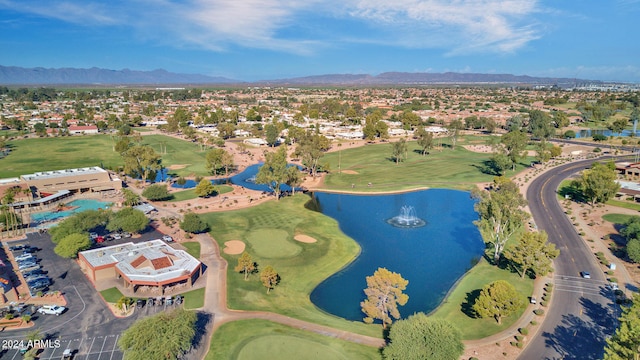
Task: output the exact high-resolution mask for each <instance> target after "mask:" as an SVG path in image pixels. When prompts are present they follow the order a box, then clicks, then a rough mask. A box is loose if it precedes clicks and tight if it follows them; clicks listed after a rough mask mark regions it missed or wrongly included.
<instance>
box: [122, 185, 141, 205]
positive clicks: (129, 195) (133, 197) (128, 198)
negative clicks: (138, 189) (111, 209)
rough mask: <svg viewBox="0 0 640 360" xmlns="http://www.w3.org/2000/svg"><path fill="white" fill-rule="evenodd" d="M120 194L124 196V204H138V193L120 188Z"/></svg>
mask: <svg viewBox="0 0 640 360" xmlns="http://www.w3.org/2000/svg"><path fill="white" fill-rule="evenodd" d="M122 195H123V196H124V205H125V206H136V205H138V204H140V195H138V194H136V193H134V192H133V191H131V190H129V189H122Z"/></svg>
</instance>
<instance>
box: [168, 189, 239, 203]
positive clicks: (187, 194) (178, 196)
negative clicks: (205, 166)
mask: <svg viewBox="0 0 640 360" xmlns="http://www.w3.org/2000/svg"><path fill="white" fill-rule="evenodd" d="M216 190H217V191H218V195H220V194H226V193H229V192H232V191H233V187H231V186H229V185H216ZM171 195H173V198H172V199H171V200H168V201H169V202H177V201H184V200H191V199H195V198H197V197H198V195H196V189H195V188H194V189H188V190H182V191H177V192H174V193H172V194H171ZM216 196H217V195H216Z"/></svg>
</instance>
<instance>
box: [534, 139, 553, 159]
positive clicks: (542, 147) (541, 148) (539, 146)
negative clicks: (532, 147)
mask: <svg viewBox="0 0 640 360" xmlns="http://www.w3.org/2000/svg"><path fill="white" fill-rule="evenodd" d="M550 159H551V149H550V148H549V146H548V143H547V140H546V139H544V138H541V139H540V141H538V142H537V143H536V160H537V161H538V162H539V163H540V164H544V163H546V162H547V161H549V160H550Z"/></svg>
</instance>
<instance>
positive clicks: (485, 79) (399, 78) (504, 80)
mask: <svg viewBox="0 0 640 360" xmlns="http://www.w3.org/2000/svg"><path fill="white" fill-rule="evenodd" d="M585 82H590V83H599V82H600V81H597V80H584V79H572V78H551V77H534V76H528V75H512V74H479V73H456V72H445V73H407V72H385V73H382V74H379V75H375V76H372V75H368V74H358V75H353V74H330V75H317V76H305V77H298V78H291V79H280V80H263V81H260V83H267V84H291V85H295V84H301V85H302V84H309V85H313V84H326V85H331V84H334V85H428V84H528V85H558V86H561V87H566V86H573V85H575V84H576V83H585Z"/></svg>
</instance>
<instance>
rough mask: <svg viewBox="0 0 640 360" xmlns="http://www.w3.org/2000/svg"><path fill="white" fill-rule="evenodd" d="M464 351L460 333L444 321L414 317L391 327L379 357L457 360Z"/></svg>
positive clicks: (400, 359) (408, 359)
mask: <svg viewBox="0 0 640 360" xmlns="http://www.w3.org/2000/svg"><path fill="white" fill-rule="evenodd" d="M463 351H464V344H463V343H462V335H461V334H460V330H458V329H457V328H456V327H454V326H453V325H452V324H451V323H450V322H448V321H447V320H444V319H431V318H429V317H428V316H427V315H425V314H424V313H417V314H414V315H411V316H409V317H408V318H406V319H403V320H398V321H397V322H396V323H395V324H393V326H392V327H391V330H390V331H389V341H388V345H387V346H385V347H384V348H383V349H382V354H383V357H384V359H389V360H422V359H423V360H433V359H438V360H457V359H459V358H460V356H461V355H462V353H463Z"/></svg>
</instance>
